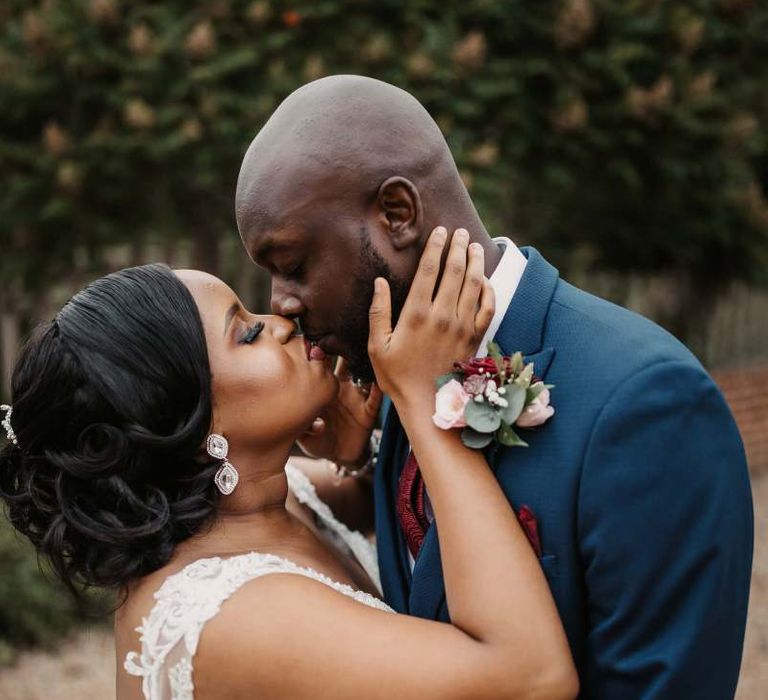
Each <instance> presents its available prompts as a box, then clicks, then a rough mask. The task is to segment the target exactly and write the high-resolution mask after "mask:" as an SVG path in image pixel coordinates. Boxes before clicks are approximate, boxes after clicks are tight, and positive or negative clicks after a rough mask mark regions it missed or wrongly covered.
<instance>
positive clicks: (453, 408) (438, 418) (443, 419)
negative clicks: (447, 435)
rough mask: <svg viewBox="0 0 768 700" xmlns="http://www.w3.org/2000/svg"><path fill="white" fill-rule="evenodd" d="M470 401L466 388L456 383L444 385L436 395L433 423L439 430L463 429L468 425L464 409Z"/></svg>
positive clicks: (453, 380) (452, 381) (451, 382)
mask: <svg viewBox="0 0 768 700" xmlns="http://www.w3.org/2000/svg"><path fill="white" fill-rule="evenodd" d="M468 401H469V394H468V393H467V392H466V391H464V387H463V386H461V384H460V383H459V382H458V381H456V380H455V379H451V381H449V382H446V383H445V384H443V386H442V387H440V389H439V390H438V392H437V394H436V395H435V415H434V416H432V421H433V422H434V424H435V425H436V426H437V427H438V428H442V429H443V430H450V429H451V428H463V427H465V426H466V425H467V422H466V421H465V420H464V407H465V406H466V405H467V402H468Z"/></svg>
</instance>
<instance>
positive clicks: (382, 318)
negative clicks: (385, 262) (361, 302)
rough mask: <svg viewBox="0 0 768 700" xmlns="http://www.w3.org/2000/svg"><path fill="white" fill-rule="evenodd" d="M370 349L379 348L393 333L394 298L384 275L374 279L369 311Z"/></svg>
mask: <svg viewBox="0 0 768 700" xmlns="http://www.w3.org/2000/svg"><path fill="white" fill-rule="evenodd" d="M368 324H369V332H368V349H369V351H370V350H378V349H379V348H381V347H383V346H384V345H385V343H386V342H387V340H388V339H389V336H390V335H392V300H391V298H390V292H389V283H388V282H387V280H385V279H384V278H383V277H377V278H376V279H375V280H374V288H373V300H372V301H371V308H370V310H369V312H368Z"/></svg>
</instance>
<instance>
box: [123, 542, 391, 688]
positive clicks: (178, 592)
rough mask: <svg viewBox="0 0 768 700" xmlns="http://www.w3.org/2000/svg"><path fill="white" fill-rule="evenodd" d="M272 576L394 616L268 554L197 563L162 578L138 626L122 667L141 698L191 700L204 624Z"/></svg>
mask: <svg viewBox="0 0 768 700" xmlns="http://www.w3.org/2000/svg"><path fill="white" fill-rule="evenodd" d="M276 573H289V574H297V575H301V576H306V577H308V578H311V579H314V580H316V581H318V582H320V583H323V584H325V585H327V586H330V587H331V588H333V589H334V590H336V591H338V592H339V593H342V594H344V595H347V596H349V597H351V598H354V599H355V600H357V601H358V602H360V603H363V604H365V605H369V606H370V607H373V608H377V609H379V610H385V611H388V612H392V609H391V608H389V607H388V606H387V605H386V604H385V603H383V602H382V601H380V600H379V599H378V598H375V597H373V596H371V595H370V594H368V593H365V592H364V591H358V590H355V589H354V588H352V587H351V586H348V585H346V584H343V583H339V582H337V581H333V580H332V579H330V578H329V577H327V576H325V575H324V574H321V573H319V572H318V571H315V570H314V569H310V568H307V567H302V566H299V565H298V564H295V563H293V562H292V561H289V560H287V559H283V558H282V557H278V556H275V555H272V554H260V553H258V552H251V553H249V554H241V555H237V556H234V557H229V558H227V559H221V558H220V557H211V558H209V559H200V560H198V561H196V562H193V563H192V564H189V565H188V566H186V567H185V568H184V569H182V570H181V571H180V572H178V573H176V574H173V575H172V576H169V577H168V578H167V579H166V580H165V582H164V583H163V585H162V586H161V587H160V589H159V590H158V591H157V592H156V593H155V600H156V601H157V602H156V603H155V605H154V607H153V608H152V610H151V611H150V613H149V615H148V616H147V617H146V618H144V619H143V620H142V625H141V626H140V627H137V628H136V631H137V632H139V634H140V635H141V640H140V641H141V653H137V652H135V651H134V652H130V653H129V654H128V655H127V656H126V659H125V662H124V664H123V666H124V668H125V670H126V671H127V672H128V673H129V674H131V675H133V676H140V677H142V679H143V680H142V691H143V693H144V697H145V698H147V700H165V698H170V699H171V700H191V699H192V697H193V695H192V691H193V688H192V658H193V657H194V655H195V653H196V651H197V646H198V643H199V641H200V634H201V632H202V630H203V627H204V625H205V623H206V622H208V620H210V619H211V618H212V617H214V615H216V613H218V611H219V610H220V608H221V605H222V604H223V603H224V601H226V600H227V599H228V598H229V597H230V596H231V595H232V594H233V593H235V592H236V591H237V590H238V589H239V588H240V587H241V586H242V585H244V584H245V583H247V582H248V581H251V580H253V579H255V578H258V577H260V576H264V575H266V574H276ZM171 658H172V660H173V665H172V666H170V667H169V668H167V670H166V672H165V673H164V669H166V661H169V660H170V659H171ZM166 683H167V684H168V685H166ZM168 688H170V690H168ZM169 693H170V694H169Z"/></svg>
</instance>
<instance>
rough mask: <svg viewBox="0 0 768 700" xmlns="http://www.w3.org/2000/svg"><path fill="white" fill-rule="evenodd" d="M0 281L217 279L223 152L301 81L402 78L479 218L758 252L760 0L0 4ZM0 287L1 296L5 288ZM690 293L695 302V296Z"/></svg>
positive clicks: (567, 244) (701, 282) (584, 235)
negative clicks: (168, 254)
mask: <svg viewBox="0 0 768 700" xmlns="http://www.w3.org/2000/svg"><path fill="white" fill-rule="evenodd" d="M0 13H2V16H1V17H0V19H2V30H0V104H2V110H0V175H1V176H2V178H3V183H4V186H3V188H2V189H1V190H0V235H1V236H2V246H3V256H2V262H0V265H1V267H0V275H2V280H3V290H4V293H9V294H10V293H11V291H12V290H13V289H16V287H14V286H13V285H12V284H11V280H13V281H15V282H16V283H17V285H18V288H19V289H21V290H23V292H24V293H23V294H21V292H16V296H17V297H24V298H34V297H29V294H30V291H33V290H40V293H45V292H46V290H47V288H48V287H49V285H50V283H51V280H52V279H56V278H58V277H60V276H61V275H64V274H66V273H67V271H68V270H70V269H71V268H72V266H73V264H74V260H73V256H75V255H76V254H78V255H83V251H85V255H86V257H87V258H88V259H89V260H93V261H94V266H96V267H98V264H97V263H98V260H99V252H100V250H102V248H103V246H104V245H105V244H108V243H110V242H114V241H134V242H135V241H139V240H143V239H145V238H147V237H150V238H153V239H157V240H173V239H174V237H181V238H184V239H187V240H193V241H195V250H196V256H195V263H196V264H197V265H198V266H200V267H206V268H208V269H212V270H214V271H215V270H216V269H217V257H216V253H217V250H218V248H217V245H216V242H217V240H218V239H220V238H221V237H227V236H229V237H231V236H233V235H235V234H234V231H233V228H234V227H233V216H232V199H233V190H234V183H235V178H236V174H237V170H238V165H239V161H240V158H241V155H242V153H243V152H244V149H245V147H246V145H247V143H248V142H249V140H250V139H251V138H252V136H253V135H254V134H255V132H256V131H257V129H258V128H259V126H260V125H261V124H262V123H263V122H264V120H265V119H266V118H267V117H268V116H269V114H270V112H271V111H272V110H273V109H274V107H275V106H276V105H277V104H278V102H279V101H280V100H281V99H282V98H283V97H284V96H285V95H287V94H288V93H289V92H290V91H291V90H293V89H294V88H295V87H297V86H298V85H300V84H301V83H303V82H305V81H308V80H311V79H313V78H317V77H320V76H322V75H325V74H329V73H338V72H357V73H364V74H368V75H372V76H375V77H380V78H382V79H384V80H387V81H390V82H393V83H395V84H398V85H401V86H402V87H404V88H406V89H408V90H410V91H412V92H413V93H414V94H415V95H416V96H417V97H418V98H419V99H420V100H422V101H423V103H424V104H425V105H426V106H427V107H428V109H429V110H430V111H431V112H432V114H433V115H434V116H435V117H436V119H437V120H438V122H439V123H440V125H441V126H442V128H443V130H444V132H445V134H446V137H447V139H448V141H449V143H450V145H451V147H452V148H453V151H454V153H455V154H456V157H457V161H458V163H459V165H460V167H461V169H462V172H463V173H464V174H465V176H466V180H467V182H468V184H469V185H470V187H471V190H472V193H473V196H474V197H475V199H476V201H477V202H478V204H479V206H480V208H481V211H482V213H483V215H484V216H485V218H486V220H488V222H489V223H490V224H491V226H492V228H493V229H494V230H495V231H505V232H508V233H510V234H511V235H513V236H514V237H515V238H516V239H518V240H520V241H522V242H533V243H535V244H537V245H540V246H541V247H542V248H543V249H544V250H545V251H546V253H547V254H548V256H550V257H551V258H553V259H554V261H555V262H556V263H557V264H559V265H560V267H561V268H562V269H563V270H564V271H565V272H566V273H567V272H568V271H569V270H570V269H573V268H574V267H576V266H581V267H597V266H599V267H603V268H610V269H616V270H628V269H631V270H636V271H637V270H660V269H669V270H677V271H684V272H685V273H686V274H688V275H689V276H690V278H691V279H692V280H693V281H694V288H695V289H697V290H698V292H697V293H698V294H699V295H700V299H701V301H702V302H703V300H704V296H703V295H704V291H705V290H708V291H709V296H711V295H712V294H713V293H716V292H717V291H718V290H719V289H720V287H721V286H722V285H723V284H724V283H726V282H727V281H729V280H730V279H732V278H734V277H747V278H749V277H753V278H754V277H755V276H756V275H759V274H760V273H761V271H763V270H765V268H766V261H767V259H768V256H767V254H766V250H767V249H768V233H767V231H768V202H767V201H766V179H767V178H766V173H767V172H768V136H767V135H766V130H765V123H766V111H767V110H768V89H767V87H766V86H768V81H767V80H766V77H768V76H767V75H766V73H767V71H766V67H767V66H768V58H767V57H768V45H767V44H768V7H766V6H765V5H764V4H761V3H758V2H756V1H755V0H681V1H679V2H675V3H670V2H661V0H624V1H621V2H619V1H618V0H561V1H560V2H551V3H544V2H539V3H531V2H522V0H509V1H508V2H496V1H495V0H441V1H440V2H437V1H436V0H417V1H413V0H407V1H406V0H378V1H377V2H371V1H366V0H344V1H343V2H342V1H341V0H292V1H288V0H284V1H280V0H275V1H273V2H267V1H266V0H257V1H255V2H253V1H246V0H207V1H204V0H165V1H164V2H148V1H136V2H128V1H127V0H70V1H68V2H65V1H63V0H58V1H57V0H42V1H30V0H6V2H5V3H3V5H2V6H0ZM6 290H11V291H6ZM702 305H703V304H702Z"/></svg>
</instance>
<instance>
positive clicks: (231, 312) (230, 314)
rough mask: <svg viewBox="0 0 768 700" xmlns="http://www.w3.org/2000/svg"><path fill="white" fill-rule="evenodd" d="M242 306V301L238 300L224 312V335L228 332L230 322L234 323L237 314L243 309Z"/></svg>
mask: <svg viewBox="0 0 768 700" xmlns="http://www.w3.org/2000/svg"><path fill="white" fill-rule="evenodd" d="M241 309H242V307H241V306H240V302H239V301H236V302H234V303H233V304H232V306H230V307H229V308H228V309H227V313H226V314H224V335H226V334H227V329H228V328H229V324H230V323H232V319H233V318H234V317H235V316H237V314H238V312H239V311H241Z"/></svg>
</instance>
